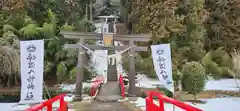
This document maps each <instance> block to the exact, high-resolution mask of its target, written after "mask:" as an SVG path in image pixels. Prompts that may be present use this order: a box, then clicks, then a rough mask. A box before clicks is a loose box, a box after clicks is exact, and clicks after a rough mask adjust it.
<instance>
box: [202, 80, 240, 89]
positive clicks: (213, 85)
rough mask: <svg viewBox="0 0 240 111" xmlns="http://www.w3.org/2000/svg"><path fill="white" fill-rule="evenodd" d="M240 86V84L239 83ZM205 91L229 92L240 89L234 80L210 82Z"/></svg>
mask: <svg viewBox="0 0 240 111" xmlns="http://www.w3.org/2000/svg"><path fill="white" fill-rule="evenodd" d="M238 84H239V85H240V82H239V81H238ZM205 90H227V91H238V90H239V88H238V87H237V84H236V82H235V80H234V79H221V80H209V81H208V82H207V83H206V86H205Z"/></svg>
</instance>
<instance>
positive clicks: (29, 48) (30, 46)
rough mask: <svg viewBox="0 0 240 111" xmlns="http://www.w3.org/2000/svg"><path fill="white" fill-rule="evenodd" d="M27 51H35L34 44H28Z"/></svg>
mask: <svg viewBox="0 0 240 111" xmlns="http://www.w3.org/2000/svg"><path fill="white" fill-rule="evenodd" d="M27 51H28V52H35V51H36V46H35V45H34V44H30V45H28V46H27Z"/></svg>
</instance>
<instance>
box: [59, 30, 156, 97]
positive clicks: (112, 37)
mask: <svg viewBox="0 0 240 111" xmlns="http://www.w3.org/2000/svg"><path fill="white" fill-rule="evenodd" d="M61 34H63V35H64V38H67V39H78V40H79V44H65V46H64V47H65V48H78V49H79V52H78V53H79V54H78V66H77V75H76V88H75V98H74V100H76V101H78V100H80V101H81V100H82V79H83V67H84V66H83V64H84V63H83V58H84V53H83V51H84V47H83V45H84V46H86V47H87V48H89V49H91V50H118V51H121V50H124V49H127V48H129V47H131V46H133V45H135V42H148V41H149V40H150V37H151V35H150V34H135V35H122V34H99V33H80V32H70V31H61ZM104 37H105V38H108V40H107V41H106V40H104V42H108V43H107V44H110V45H111V46H102V45H88V44H85V40H103V39H104ZM113 41H127V42H128V43H129V45H124V46H113V45H112V43H113ZM147 50H148V47H144V46H133V47H132V48H130V49H129V52H130V53H131V54H132V55H134V53H135V52H136V51H147ZM129 59H130V60H129V72H128V79H129V90H128V92H129V94H133V95H134V94H135V76H136V71H135V61H134V57H130V58H129ZM109 65H110V64H109ZM109 65H108V67H110V68H108V75H107V76H108V81H117V74H114V73H116V71H115V72H114V73H110V72H109V70H111V67H113V66H109Z"/></svg>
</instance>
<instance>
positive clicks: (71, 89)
mask: <svg viewBox="0 0 240 111" xmlns="http://www.w3.org/2000/svg"><path fill="white" fill-rule="evenodd" d="M75 87H76V84H61V85H60V86H59V88H61V89H62V91H69V92H74V91H75ZM86 87H91V83H85V82H83V88H86Z"/></svg>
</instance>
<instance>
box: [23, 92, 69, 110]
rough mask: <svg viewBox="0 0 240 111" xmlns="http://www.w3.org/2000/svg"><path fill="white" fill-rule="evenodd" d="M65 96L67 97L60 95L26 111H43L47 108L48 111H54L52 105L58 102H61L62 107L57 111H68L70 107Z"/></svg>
mask: <svg viewBox="0 0 240 111" xmlns="http://www.w3.org/2000/svg"><path fill="white" fill-rule="evenodd" d="M64 96H66V94H60V95H58V96H55V97H54V98H51V99H49V100H47V101H44V102H43V103H41V104H38V105H35V106H32V107H31V108H28V109H26V110H25V111H39V110H41V111H42V110H43V109H44V108H47V111H53V106H52V104H53V103H54V102H56V101H58V100H60V106H59V108H58V109H57V111H67V110H68V105H67V102H65V101H64Z"/></svg>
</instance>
